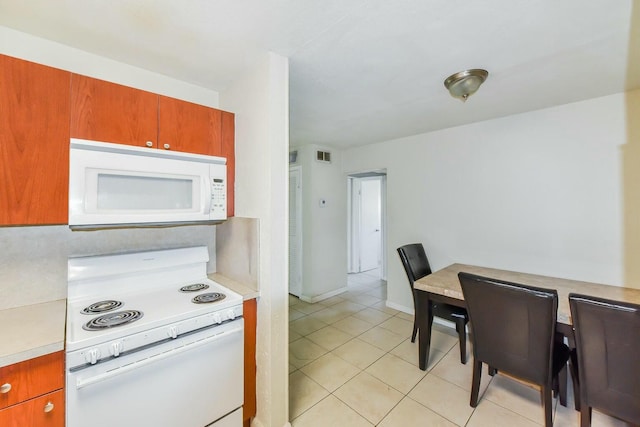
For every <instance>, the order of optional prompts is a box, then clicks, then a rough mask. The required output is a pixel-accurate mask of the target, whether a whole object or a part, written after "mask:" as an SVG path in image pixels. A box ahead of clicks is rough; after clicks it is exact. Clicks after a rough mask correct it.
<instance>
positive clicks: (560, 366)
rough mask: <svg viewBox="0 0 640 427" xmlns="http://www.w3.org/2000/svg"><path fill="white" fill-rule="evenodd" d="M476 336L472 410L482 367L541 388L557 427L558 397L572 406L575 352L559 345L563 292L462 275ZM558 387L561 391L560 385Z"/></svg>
mask: <svg viewBox="0 0 640 427" xmlns="http://www.w3.org/2000/svg"><path fill="white" fill-rule="evenodd" d="M458 278H459V280H460V285H461V286H462V293H463V295H464V300H465V302H466V303H467V311H468V312H469V320H470V322H471V330H472V331H473V380H472V384H471V401H470V405H471V406H472V407H474V408H475V407H476V406H477V405H478V394H479V391H480V379H481V375H482V364H483V363H486V364H487V365H488V367H489V371H490V372H491V373H495V372H496V371H497V372H500V371H503V372H504V373H507V374H509V375H511V376H514V377H516V378H520V379H522V380H525V381H527V382H530V383H533V384H537V385H539V386H540V388H541V390H540V394H541V397H542V402H543V406H544V419H545V426H546V427H550V426H552V425H553V416H552V415H553V406H552V392H554V391H557V392H558V394H559V395H560V403H561V404H562V405H564V406H566V405H567V402H566V393H567V390H566V388H567V368H566V367H567V360H568V359H569V353H570V352H569V347H567V346H566V345H565V344H564V343H562V342H561V341H560V340H558V338H557V335H556V316H557V311H558V293H557V292H556V291H555V290H553V289H543V288H535V287H532V286H525V285H520V284H517V283H511V282H506V281H502V280H496V279H491V278H487V277H482V276H477V275H474V274H469V273H459V274H458ZM554 382H555V386H554Z"/></svg>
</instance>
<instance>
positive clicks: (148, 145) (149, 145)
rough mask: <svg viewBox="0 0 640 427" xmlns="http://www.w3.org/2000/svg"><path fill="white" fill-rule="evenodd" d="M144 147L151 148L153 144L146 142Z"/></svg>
mask: <svg viewBox="0 0 640 427" xmlns="http://www.w3.org/2000/svg"><path fill="white" fill-rule="evenodd" d="M145 145H146V146H147V147H153V142H151V141H147V142H146V143H145Z"/></svg>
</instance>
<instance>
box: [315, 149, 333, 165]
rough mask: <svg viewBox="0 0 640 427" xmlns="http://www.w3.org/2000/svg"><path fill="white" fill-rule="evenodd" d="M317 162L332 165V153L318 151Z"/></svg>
mask: <svg viewBox="0 0 640 427" xmlns="http://www.w3.org/2000/svg"><path fill="white" fill-rule="evenodd" d="M316 160H317V161H319V162H323V163H331V153H330V152H329V151H316Z"/></svg>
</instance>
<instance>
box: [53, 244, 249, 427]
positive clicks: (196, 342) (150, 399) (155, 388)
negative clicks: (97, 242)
mask: <svg viewBox="0 0 640 427" xmlns="http://www.w3.org/2000/svg"><path fill="white" fill-rule="evenodd" d="M208 259H209V257H208V252H207V248H206V247H194V248H181V249H170V250H162V251H149V252H137V253H129V254H119V255H106V256H95V257H84V258H70V259H69V261H68V269H69V273H68V279H69V282H68V303H67V338H66V426H67V427H87V426H91V427H112V426H122V427H134V426H135V427H138V426H157V427H175V426H181V427H203V426H211V427H240V426H242V404H243V398H244V394H243V391H244V386H243V383H244V319H243V318H242V297H241V296H240V295H238V294H236V293H234V292H232V291H230V290H229V289H226V288H224V287H223V286H221V285H220V284H218V283H216V282H214V281H211V280H209V279H208V278H207V276H206V263H207V261H208Z"/></svg>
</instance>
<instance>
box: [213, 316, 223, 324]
mask: <svg viewBox="0 0 640 427" xmlns="http://www.w3.org/2000/svg"><path fill="white" fill-rule="evenodd" d="M213 321H214V322H216V323H217V324H218V325H219V324H220V323H222V315H221V314H220V313H213Z"/></svg>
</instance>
